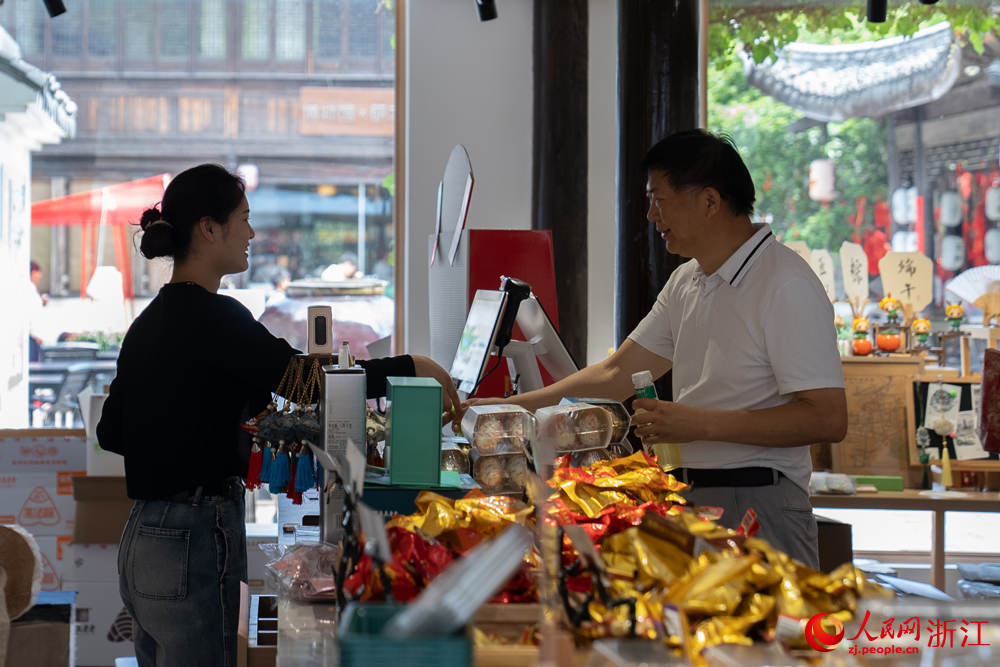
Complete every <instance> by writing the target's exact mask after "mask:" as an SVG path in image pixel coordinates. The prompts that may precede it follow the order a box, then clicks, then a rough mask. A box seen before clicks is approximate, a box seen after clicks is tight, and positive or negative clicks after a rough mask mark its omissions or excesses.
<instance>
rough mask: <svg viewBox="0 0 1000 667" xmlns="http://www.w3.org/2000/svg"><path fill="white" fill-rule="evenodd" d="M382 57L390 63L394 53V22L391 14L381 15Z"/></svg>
mask: <svg viewBox="0 0 1000 667" xmlns="http://www.w3.org/2000/svg"><path fill="white" fill-rule="evenodd" d="M381 19H382V20H381V24H382V26H381V29H382V57H383V58H386V59H389V60H390V61H391V60H392V58H393V57H394V53H395V51H396V20H395V17H394V16H393V15H392V13H391V12H386V13H383V14H382V15H381Z"/></svg>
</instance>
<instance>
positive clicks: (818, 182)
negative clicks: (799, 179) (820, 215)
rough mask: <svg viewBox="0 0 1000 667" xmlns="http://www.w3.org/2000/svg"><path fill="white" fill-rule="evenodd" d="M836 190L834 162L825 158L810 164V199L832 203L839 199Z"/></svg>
mask: <svg viewBox="0 0 1000 667" xmlns="http://www.w3.org/2000/svg"><path fill="white" fill-rule="evenodd" d="M833 188H834V169H833V160H830V159H828V158H823V159H819V160H813V161H812V162H810V163H809V198H810V199H812V200H813V201H819V202H831V201H833V200H834V199H836V198H837V192H836V190H834V189H833Z"/></svg>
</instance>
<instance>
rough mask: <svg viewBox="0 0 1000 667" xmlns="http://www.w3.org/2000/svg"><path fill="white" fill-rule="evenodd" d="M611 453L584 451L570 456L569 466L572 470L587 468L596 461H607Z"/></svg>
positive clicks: (592, 450) (597, 450)
mask: <svg viewBox="0 0 1000 667" xmlns="http://www.w3.org/2000/svg"><path fill="white" fill-rule="evenodd" d="M610 458H611V453H610V452H609V451H608V450H607V448H605V449H584V450H582V451H577V452H573V453H572V454H570V460H569V464H570V465H571V466H573V467H574V468H587V467H589V466H592V465H593V464H595V463H597V462H598V461H607V460H608V459H610Z"/></svg>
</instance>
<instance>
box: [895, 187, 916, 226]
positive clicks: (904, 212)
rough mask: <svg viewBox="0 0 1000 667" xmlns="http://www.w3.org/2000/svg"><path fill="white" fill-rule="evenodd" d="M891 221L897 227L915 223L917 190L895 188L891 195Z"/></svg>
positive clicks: (913, 188)
mask: <svg viewBox="0 0 1000 667" xmlns="http://www.w3.org/2000/svg"><path fill="white" fill-rule="evenodd" d="M891 212H892V221H893V222H895V223H896V224H897V225H909V224H911V223H914V222H916V221H917V189H916V188H915V187H912V188H896V190H895V191H894V192H893V193H892V205H891Z"/></svg>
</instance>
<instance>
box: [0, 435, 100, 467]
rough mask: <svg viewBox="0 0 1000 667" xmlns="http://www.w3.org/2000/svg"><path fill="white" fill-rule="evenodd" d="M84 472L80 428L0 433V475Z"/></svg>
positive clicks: (83, 440)
mask: <svg viewBox="0 0 1000 667" xmlns="http://www.w3.org/2000/svg"><path fill="white" fill-rule="evenodd" d="M86 469H87V447H86V434H85V433H84V431H83V429H67V430H57V429H37V428H24V429H3V430H0V473H13V472H16V473H29V472H63V471H67V470H86Z"/></svg>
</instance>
